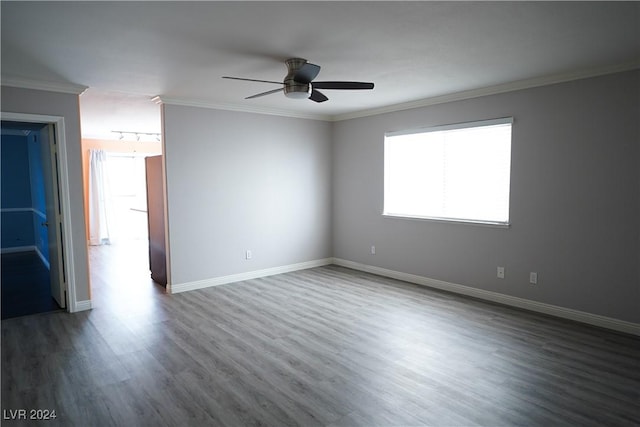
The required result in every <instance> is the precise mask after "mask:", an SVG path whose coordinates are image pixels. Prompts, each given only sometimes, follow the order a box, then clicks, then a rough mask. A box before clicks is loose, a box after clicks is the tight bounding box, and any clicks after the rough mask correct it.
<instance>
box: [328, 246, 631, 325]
mask: <svg viewBox="0 0 640 427" xmlns="http://www.w3.org/2000/svg"><path fill="white" fill-rule="evenodd" d="M333 264H336V265H340V266H343V267H347V268H352V269H354V270H360V271H364V272H367V273H373V274H377V275H379V276H385V277H390V278H392V279H398V280H403V281H405V282H410V283H415V284H417V285H423V286H428V287H430V288H436V289H441V290H444V291H449V292H454V293H456V294H462V295H468V296H471V297H474V298H479V299H483V300H486V301H492V302H497V303H500V304H504V305H509V306H512V307H518V308H523V309H525V310H530V311H535V312H538V313H544V314H548V315H551V316H555V317H561V318H563V319H569V320H574V321H577V322H581V323H586V324H589V325H593V326H599V327H602V328H607V329H612V330H614V331H619V332H624V333H627V334H632V335H638V336H640V324H638V323H632V322H627V321H624V320H619V319H614V318H611V317H605V316H600V315H598V314H591V313H587V312H584V311H578V310H573V309H570V308H565V307H559V306H557V305H551V304H545V303H541V302H537V301H532V300H528V299H524V298H518V297H513V296H509V295H505V294H500V293H497V292H492V291H486V290H483V289H477V288H472V287H470V286H464V285H459V284H456V283H450V282H445V281H442V280H436V279H430V278H428V277H424V276H417V275H414V274H408V273H402V272H400V271H395V270H388V269H386V268H380V267H375V266H373V265H367V264H361V263H358V262H354V261H348V260H345V259H340V258H333Z"/></svg>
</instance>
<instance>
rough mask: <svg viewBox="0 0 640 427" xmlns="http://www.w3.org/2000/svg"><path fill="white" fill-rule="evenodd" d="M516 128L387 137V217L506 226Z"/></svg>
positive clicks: (493, 123)
mask: <svg viewBox="0 0 640 427" xmlns="http://www.w3.org/2000/svg"><path fill="white" fill-rule="evenodd" d="M512 122H513V119H512V118H503V119H495V120H486V121H481V122H472V123H462V124H455V125H447V126H439V127H434V128H428V129H421V130H411V131H402V132H393V133H388V134H386V135H385V143H384V162H385V164H384V211H383V214H384V215H389V216H401V217H411V218H425V219H436V220H449V221H462V222H478V223H487V224H503V225H506V224H508V223H509V188H510V176H511V124H512Z"/></svg>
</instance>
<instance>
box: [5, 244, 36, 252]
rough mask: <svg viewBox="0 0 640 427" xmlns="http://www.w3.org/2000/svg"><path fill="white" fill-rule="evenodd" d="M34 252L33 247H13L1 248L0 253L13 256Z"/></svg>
mask: <svg viewBox="0 0 640 427" xmlns="http://www.w3.org/2000/svg"><path fill="white" fill-rule="evenodd" d="M35 250H36V247H35V246H14V247H12V248H2V249H0V253H2V254H14V253H18V252H33V251H35Z"/></svg>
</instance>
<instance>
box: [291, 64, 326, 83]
mask: <svg viewBox="0 0 640 427" xmlns="http://www.w3.org/2000/svg"><path fill="white" fill-rule="evenodd" d="M319 72H320V66H319V65H316V64H310V63H308V62H307V63H306V64H304V65H303V66H302V67H300V69H299V70H298V71H297V72H296V74H295V76H293V80H295V81H297V82H298V83H305V84H306V83H311V80H313V79H315V78H316V76H317V75H318V73H319Z"/></svg>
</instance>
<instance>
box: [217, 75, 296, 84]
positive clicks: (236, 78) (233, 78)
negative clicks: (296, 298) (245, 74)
mask: <svg viewBox="0 0 640 427" xmlns="http://www.w3.org/2000/svg"><path fill="white" fill-rule="evenodd" d="M222 78H223V79H231V80H242V81H245V82H260V83H275V84H277V85H283V84H284V83H282V82H274V81H271V80H255V79H244V78H242V77H229V76H222Z"/></svg>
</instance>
